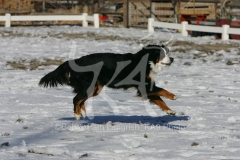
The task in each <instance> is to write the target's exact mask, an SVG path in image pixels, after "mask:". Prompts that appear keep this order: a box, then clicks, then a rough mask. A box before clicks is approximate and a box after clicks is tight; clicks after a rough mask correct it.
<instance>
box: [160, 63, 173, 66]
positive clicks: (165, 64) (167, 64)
mask: <svg viewBox="0 0 240 160" xmlns="http://www.w3.org/2000/svg"><path fill="white" fill-rule="evenodd" d="M161 64H162V65H164V66H170V65H171V63H161Z"/></svg>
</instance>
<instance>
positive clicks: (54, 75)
mask: <svg viewBox="0 0 240 160" xmlns="http://www.w3.org/2000/svg"><path fill="white" fill-rule="evenodd" d="M70 71H71V68H70V66H69V62H68V61H66V62H64V63H63V64H61V65H60V66H59V67H58V68H57V69H55V70H54V71H52V72H50V73H48V74H47V75H45V76H44V77H43V78H42V79H41V80H40V82H39V86H43V87H46V88H47V87H57V86H58V85H59V84H60V85H64V84H67V83H68V81H69V72H70Z"/></svg>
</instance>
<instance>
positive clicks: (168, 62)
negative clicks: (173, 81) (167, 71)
mask: <svg viewBox="0 0 240 160" xmlns="http://www.w3.org/2000/svg"><path fill="white" fill-rule="evenodd" d="M162 49H163V51H164V54H165V57H164V58H163V59H162V60H160V63H161V65H162V66H166V65H167V64H170V63H171V60H170V58H169V57H168V55H167V52H166V50H165V49H164V48H162Z"/></svg>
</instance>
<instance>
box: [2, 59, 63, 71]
mask: <svg viewBox="0 0 240 160" xmlns="http://www.w3.org/2000/svg"><path fill="white" fill-rule="evenodd" d="M63 62H64V61H63V60H61V59H56V60H53V59H45V60H43V61H39V60H30V61H26V60H20V61H8V62H7V65H9V66H11V67H12V69H21V70H36V69H38V68H39V67H41V66H51V65H60V64H62V63H63Z"/></svg>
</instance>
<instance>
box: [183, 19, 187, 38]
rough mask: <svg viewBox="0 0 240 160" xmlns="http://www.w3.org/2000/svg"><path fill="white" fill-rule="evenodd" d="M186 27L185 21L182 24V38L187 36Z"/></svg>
mask: <svg viewBox="0 0 240 160" xmlns="http://www.w3.org/2000/svg"><path fill="white" fill-rule="evenodd" d="M187 25H188V22H186V21H184V22H182V36H184V37H187V36H188V31H187Z"/></svg>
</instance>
